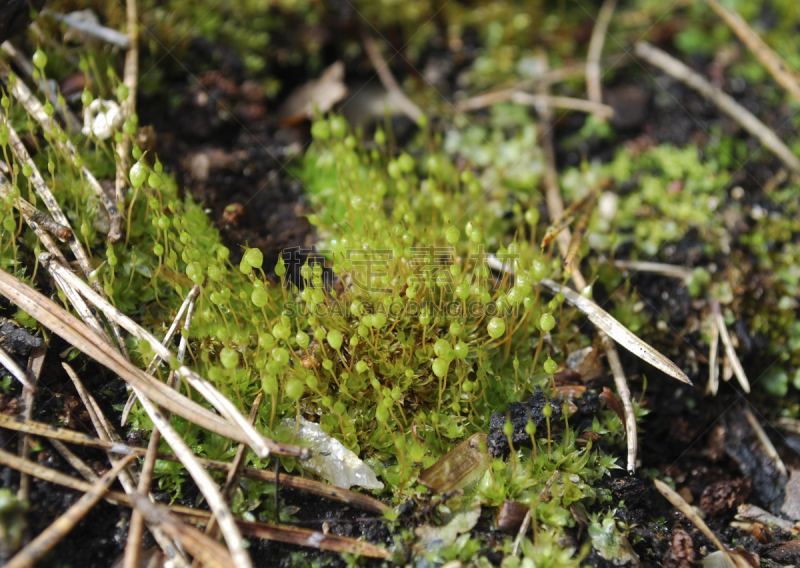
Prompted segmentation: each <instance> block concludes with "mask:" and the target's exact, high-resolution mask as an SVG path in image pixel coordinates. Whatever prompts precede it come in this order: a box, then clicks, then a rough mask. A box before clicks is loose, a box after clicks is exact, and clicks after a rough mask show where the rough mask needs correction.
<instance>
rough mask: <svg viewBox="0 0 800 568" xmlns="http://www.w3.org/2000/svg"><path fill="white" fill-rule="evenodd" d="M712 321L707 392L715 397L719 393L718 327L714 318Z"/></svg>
mask: <svg viewBox="0 0 800 568" xmlns="http://www.w3.org/2000/svg"><path fill="white" fill-rule="evenodd" d="M712 319H713V321H712V322H711V326H710V328H711V332H710V333H711V340H710V342H709V346H708V392H710V393H711V394H712V395H715V396H716V394H717V392H718V391H719V325H718V324H717V318H716V317H712Z"/></svg>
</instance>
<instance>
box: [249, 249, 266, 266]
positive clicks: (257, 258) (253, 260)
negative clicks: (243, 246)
mask: <svg viewBox="0 0 800 568" xmlns="http://www.w3.org/2000/svg"><path fill="white" fill-rule="evenodd" d="M244 259H245V260H246V261H247V264H249V265H250V266H252V267H253V268H261V266H262V265H263V264H264V254H263V253H262V252H261V250H260V249H257V248H251V249H247V252H245V253H244Z"/></svg>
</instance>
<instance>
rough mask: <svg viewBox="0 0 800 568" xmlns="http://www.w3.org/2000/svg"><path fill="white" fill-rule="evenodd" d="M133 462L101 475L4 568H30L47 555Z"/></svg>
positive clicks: (120, 465) (124, 461)
mask: <svg viewBox="0 0 800 568" xmlns="http://www.w3.org/2000/svg"><path fill="white" fill-rule="evenodd" d="M133 460H134V457H133V456H129V457H127V458H124V459H123V460H120V461H119V463H117V464H116V465H115V466H114V467H112V468H111V470H110V471H109V472H108V473H106V474H105V475H103V477H101V478H100V479H99V480H98V481H97V483H95V484H94V485H93V486H92V487H91V490H90V491H88V492H87V493H86V494H85V495H84V496H83V497H81V498H80V499H78V501H77V502H76V503H75V504H74V505H73V506H72V507H70V508H69V509H67V511H66V512H65V513H64V514H63V515H61V516H60V517H59V518H57V519H56V520H55V521H53V524H51V525H50V526H49V527H47V528H46V529H45V530H44V531H43V532H42V533H41V534H40V535H39V536H37V537H36V538H35V539H33V540H32V541H31V542H30V543H28V545H27V546H25V548H23V549H22V550H20V551H19V552H18V553H17V554H16V556H14V558H12V559H11V560H10V561H9V562H8V563H7V564H6V565H5V566H6V568H29V567H32V566H33V565H34V564H35V563H36V561H37V560H39V559H40V558H41V557H42V556H44V555H45V554H47V552H48V551H50V550H51V549H52V548H53V547H54V546H55V545H56V544H58V542H59V541H60V540H61V539H62V538H64V537H65V536H66V535H67V534H68V533H69V532H70V531H71V530H72V529H73V528H75V525H76V524H77V523H78V522H79V521H80V520H81V519H82V518H83V517H84V516H85V515H86V513H88V512H89V510H90V509H91V508H92V507H94V506H95V505H96V504H97V502H98V501H99V500H100V499H102V498H103V495H104V494H105V492H106V490H107V489H108V487H109V486H110V485H111V484H112V483H113V482H114V480H115V479H116V477H117V474H118V473H119V472H120V471H122V469H123V468H125V467H127V466H128V464H130V463H131V462H132V461H133Z"/></svg>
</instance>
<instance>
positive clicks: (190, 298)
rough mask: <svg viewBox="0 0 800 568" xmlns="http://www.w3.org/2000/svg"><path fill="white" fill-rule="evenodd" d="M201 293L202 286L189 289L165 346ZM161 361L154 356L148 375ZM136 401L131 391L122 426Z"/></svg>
mask: <svg viewBox="0 0 800 568" xmlns="http://www.w3.org/2000/svg"><path fill="white" fill-rule="evenodd" d="M199 295H200V286H198V285H197V284H195V285H194V286H192V289H191V290H190V291H189V293H188V294H187V295H186V298H185V299H184V300H183V303H182V304H181V307H180V309H178V313H177V314H175V319H173V320H172V324H171V325H170V326H169V329H168V330H167V334H166V335H165V336H164V339H163V340H162V341H161V345H163V346H164V347H167V346H168V345H169V344H170V342H171V341H172V338H173V337H174V336H175V332H176V331H177V329H178V326H179V325H180V323H181V319H183V314H185V313H186V310H187V309H189V306H191V305H194V301H195V300H196V299H197V297H198V296H199ZM190 313H191V311H190ZM190 320H191V316H187V320H186V321H187V326H186V331H187V332H188V331H189V328H188V323H189V321H190ZM184 342H185V340H184V338H183V337H181V344H183V343H184ZM178 361H179V362H180V363H183V357H181V354H180V351H179V352H178ZM160 362H161V358H160V357H159V356H158V355H156V356H154V357H153V360H152V361H150V364H149V365H148V366H147V370H146V371H145V373H147V374H148V375H152V374H153V373H154V372H155V370H156V367H157V366H158V364H159V363H160ZM135 402H136V395H134V394H133V393H131V395H130V397H129V398H128V402H126V403H125V408H124V409H123V410H122V418H121V419H120V423H121V424H122V426H125V424H127V422H128V416H129V415H130V412H131V409H132V408H133V404H134V403H135Z"/></svg>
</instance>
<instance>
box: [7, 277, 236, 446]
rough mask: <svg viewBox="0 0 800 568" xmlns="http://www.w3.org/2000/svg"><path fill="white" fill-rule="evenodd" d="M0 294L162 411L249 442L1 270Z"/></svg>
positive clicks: (75, 319) (234, 428) (222, 420)
mask: <svg viewBox="0 0 800 568" xmlns="http://www.w3.org/2000/svg"><path fill="white" fill-rule="evenodd" d="M0 293H2V294H3V295H4V296H5V297H6V298H8V299H9V300H11V301H12V302H13V303H14V304H16V305H17V306H18V307H20V308H21V309H23V310H24V311H25V312H27V313H28V314H30V315H31V316H32V317H33V318H34V319H36V320H37V321H38V322H39V323H41V324H42V325H43V326H44V327H46V328H48V329H50V330H52V331H53V333H55V334H57V335H59V336H61V337H63V338H64V339H65V340H66V341H67V342H68V343H70V344H71V345H73V346H75V347H77V348H78V349H80V350H81V351H82V352H83V353H85V354H86V355H88V356H89V357H91V358H92V359H94V360H95V361H97V362H98V363H100V364H101V365H104V366H106V367H108V368H109V369H110V370H111V371H112V372H114V373H116V374H118V375H119V376H120V377H121V378H122V379H123V380H125V381H126V382H128V383H129V384H131V386H134V387H135V388H137V389H140V391H141V392H144V393H145V394H146V395H148V396H150V397H152V398H153V399H154V400H155V401H156V402H157V403H158V404H160V405H161V406H163V407H164V408H166V409H168V410H170V411H172V412H174V413H175V414H178V415H179V416H182V417H184V418H186V419H187V420H189V421H190V422H193V423H195V424H197V425H198V426H200V427H201V428H205V429H207V430H210V431H212V432H216V433H217V434H219V435H220V436H224V437H226V438H230V439H232V440H236V441H237V442H242V441H244V442H248V441H249V439H248V438H247V437H246V436H245V435H244V433H243V432H242V431H241V430H240V429H239V428H237V427H236V426H234V425H232V424H230V423H229V422H227V421H226V420H224V419H223V418H221V417H220V416H218V415H216V414H214V413H212V412H211V411H209V410H207V409H206V408H203V407H202V406H200V405H199V404H197V403H196V402H194V401H193V400H190V399H188V398H186V397H185V396H182V395H179V394H176V393H175V391H173V390H172V389H170V388H168V387H167V386H166V385H164V384H163V383H161V382H159V381H155V380H154V379H153V378H152V377H150V376H148V375H146V374H145V373H144V371H142V370H141V369H139V368H137V367H135V366H134V365H133V364H132V363H130V362H129V361H127V360H125V359H124V358H123V357H122V355H120V354H119V353H118V352H117V351H115V350H114V349H112V347H111V346H110V345H108V344H105V343H103V342H99V341H97V336H96V335H95V333H94V332H93V331H92V330H91V329H89V327H88V326H87V325H86V324H84V323H83V322H81V321H80V320H78V318H76V317H75V316H73V315H72V314H70V313H69V312H67V311H66V310H65V309H63V308H61V307H60V306H58V305H57V304H56V303H55V302H53V301H52V300H50V299H49V298H47V297H45V296H43V295H42V294H40V293H39V292H37V291H36V290H34V289H33V288H31V287H30V286H27V285H26V284H23V283H22V282H20V281H19V280H17V279H16V278H14V277H13V276H11V275H10V274H8V273H7V272H5V271H4V270H0Z"/></svg>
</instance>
